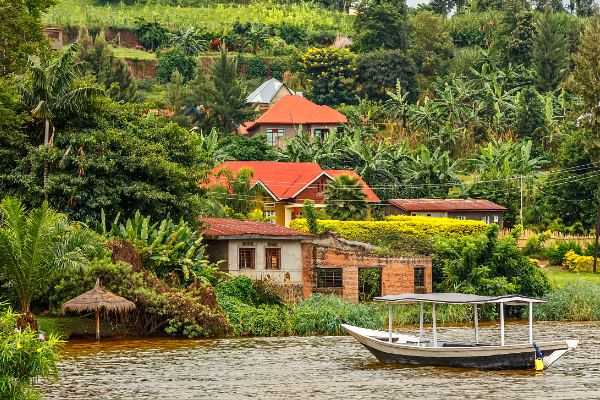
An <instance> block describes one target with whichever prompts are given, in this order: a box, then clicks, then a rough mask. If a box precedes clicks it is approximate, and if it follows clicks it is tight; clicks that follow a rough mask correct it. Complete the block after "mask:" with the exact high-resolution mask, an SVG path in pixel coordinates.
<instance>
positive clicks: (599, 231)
mask: <svg viewBox="0 0 600 400" xmlns="http://www.w3.org/2000/svg"><path fill="white" fill-rule="evenodd" d="M599 235H600V198H598V220H597V221H596V247H595V248H594V269H593V270H592V272H593V273H594V274H595V273H596V262H597V261H598V236H599Z"/></svg>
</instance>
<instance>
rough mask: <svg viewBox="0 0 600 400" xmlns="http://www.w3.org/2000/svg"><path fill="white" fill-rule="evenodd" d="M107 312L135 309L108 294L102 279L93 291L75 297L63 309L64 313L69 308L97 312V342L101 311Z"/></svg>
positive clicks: (133, 305)
mask: <svg viewBox="0 0 600 400" xmlns="http://www.w3.org/2000/svg"><path fill="white" fill-rule="evenodd" d="M103 307H104V308H105V309H106V310H107V311H117V312H121V311H129V310H133V309H134V308H135V304H134V303H132V302H131V301H129V300H127V299H125V298H123V297H121V296H117V295H116V294H112V293H110V292H107V291H106V290H104V289H102V288H101V287H100V279H96V286H94V288H93V289H92V290H89V291H87V292H85V293H84V294H82V295H80V296H77V297H75V298H74V299H71V300H69V301H67V302H66V303H64V304H63V305H62V307H61V310H62V313H63V314H64V313H65V310H66V309H67V308H68V309H70V310H73V311H77V312H81V311H95V312H96V340H100V309H101V308H103Z"/></svg>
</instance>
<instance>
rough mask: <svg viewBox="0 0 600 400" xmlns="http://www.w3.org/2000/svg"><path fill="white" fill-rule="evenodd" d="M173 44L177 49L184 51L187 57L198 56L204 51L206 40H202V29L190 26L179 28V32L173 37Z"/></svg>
mask: <svg viewBox="0 0 600 400" xmlns="http://www.w3.org/2000/svg"><path fill="white" fill-rule="evenodd" d="M171 42H172V43H173V45H174V46H175V47H179V48H181V49H182V50H183V52H184V53H185V55H186V56H189V55H196V54H198V52H200V51H202V50H203V49H204V46H205V45H206V43H207V42H206V40H203V39H202V32H201V31H200V29H195V28H194V27H192V26H190V27H188V28H181V27H180V28H179V32H178V33H176V34H174V35H171Z"/></svg>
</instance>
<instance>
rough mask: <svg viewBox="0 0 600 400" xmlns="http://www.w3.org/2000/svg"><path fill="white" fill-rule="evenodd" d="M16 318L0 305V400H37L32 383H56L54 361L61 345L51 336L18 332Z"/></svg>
mask: <svg viewBox="0 0 600 400" xmlns="http://www.w3.org/2000/svg"><path fill="white" fill-rule="evenodd" d="M18 317H19V314H16V313H14V312H13V310H12V309H11V308H10V307H7V306H6V304H0V399H11V400H25V399H27V400H33V399H40V398H41V397H42V396H41V395H42V393H41V392H40V391H39V390H37V389H35V388H34V387H33V385H32V383H33V381H34V380H37V379H40V378H43V379H48V380H52V381H58V368H57V367H56V361H57V360H58V353H59V350H60V347H61V345H62V343H61V341H60V340H58V339H57V338H56V336H55V335H44V334H43V333H40V332H35V331H31V330H30V329H25V330H19V329H18V328H17V318H18Z"/></svg>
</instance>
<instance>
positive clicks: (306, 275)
mask: <svg viewBox="0 0 600 400" xmlns="http://www.w3.org/2000/svg"><path fill="white" fill-rule="evenodd" d="M369 267H371V268H381V269H382V274H381V275H382V276H381V294H382V296H385V295H388V294H402V293H414V289H415V287H414V269H415V267H425V287H426V291H427V293H431V290H432V286H431V278H432V276H431V257H398V256H389V255H383V254H372V253H368V252H360V251H353V250H344V249H340V248H337V247H334V246H322V245H318V244H311V243H303V244H302V282H303V283H304V298H306V297H308V296H310V295H311V294H312V293H313V292H316V291H318V290H317V287H316V286H317V283H316V276H315V269H317V268H342V281H343V288H342V296H343V297H344V299H345V300H347V301H351V302H358V293H359V292H358V271H359V269H360V268H369Z"/></svg>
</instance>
